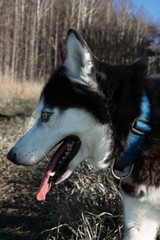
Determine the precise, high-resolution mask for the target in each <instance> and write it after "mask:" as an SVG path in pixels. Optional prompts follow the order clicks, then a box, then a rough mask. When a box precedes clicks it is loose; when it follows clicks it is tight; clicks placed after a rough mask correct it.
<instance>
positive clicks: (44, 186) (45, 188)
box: [36, 170, 51, 201]
mask: <svg viewBox="0 0 160 240" xmlns="http://www.w3.org/2000/svg"><path fill="white" fill-rule="evenodd" d="M50 173H51V170H49V171H46V173H45V175H44V177H43V179H42V181H41V185H40V187H39V190H38V192H37V196H36V198H37V200H38V201H44V200H45V198H46V194H47V193H48V192H49V189H50V187H51V183H49V177H50Z"/></svg>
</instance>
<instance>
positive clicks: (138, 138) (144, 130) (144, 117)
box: [114, 92, 152, 171]
mask: <svg viewBox="0 0 160 240" xmlns="http://www.w3.org/2000/svg"><path fill="white" fill-rule="evenodd" d="M140 109H141V114H140V116H139V117H138V118H137V119H136V120H135V121H134V123H133V125H132V130H131V133H130V135H129V137H128V142H127V145H126V148H125V150H124V152H123V153H122V154H121V156H120V158H118V159H116V160H115V163H114V170H119V171H123V170H124V168H126V167H128V166H131V165H133V163H134V161H135V159H136V157H137V154H138V152H139V149H140V147H141V146H142V144H143V142H144V140H145V138H146V135H147V134H148V133H149V132H151V130H152V128H151V125H150V121H151V105H150V102H149V99H148V96H147V95H146V93H145V92H144V93H143V97H142V102H141V106H140Z"/></svg>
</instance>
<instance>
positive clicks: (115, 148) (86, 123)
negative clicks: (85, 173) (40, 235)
mask: <svg viewBox="0 0 160 240" xmlns="http://www.w3.org/2000/svg"><path fill="white" fill-rule="evenodd" d="M65 44H66V45H65V46H63V47H64V48H65V50H66V54H65V56H64V54H63V56H62V53H63V52H62V51H61V56H62V59H63V62H62V64H61V66H60V67H59V68H58V69H57V70H56V71H55V72H54V73H53V74H52V76H51V78H50V79H49V81H48V83H47V84H46V85H45V87H44V89H43V91H42V94H41V98H40V103H39V106H38V107H37V116H38V117H37V121H36V123H35V125H34V126H33V128H32V129H31V130H30V131H29V132H27V133H26V134H25V135H24V136H23V137H22V138H21V139H20V140H19V141H18V142H17V143H16V144H15V146H14V147H13V148H12V149H11V151H10V152H9V153H8V158H9V159H10V160H11V161H13V162H14V163H16V164H21V165H33V164H36V163H38V162H39V161H41V160H42V159H43V158H44V157H45V156H46V155H47V154H48V153H49V152H50V151H51V150H52V149H53V148H55V146H57V145H58V149H57V150H56V152H55V154H54V155H53V157H52V159H51V161H50V163H49V165H48V167H47V169H46V173H45V175H44V178H43V180H42V183H41V186H40V189H39V192H38V194H37V199H38V200H44V199H45V195H46V193H47V192H48V190H49V188H50V183H51V182H54V183H60V182H62V181H64V180H65V179H66V178H67V177H69V176H70V174H71V173H72V172H73V171H74V169H75V168H76V167H77V166H78V164H79V163H80V162H81V161H83V160H84V159H88V160H89V161H90V162H91V164H92V165H93V166H95V167H96V168H105V167H108V166H109V165H110V163H111V160H113V159H114V158H115V157H117V156H118V155H119V154H120V152H121V151H123V149H124V147H125V143H126V139H127V136H128V133H129V130H130V126H131V123H132V122H133V120H134V119H135V118H136V117H137V116H138V114H139V104H140V96H141V79H142V77H143V70H142V71H141V69H142V68H141V64H140V63H134V64H132V65H115V66H114V65H109V64H106V63H104V62H100V61H99V60H98V59H97V58H96V57H94V55H93V54H92V53H91V51H90V49H89V47H88V46H87V44H86V43H85V41H84V40H83V38H82V37H81V36H80V35H79V34H78V33H77V32H76V31H75V30H73V29H70V30H69V31H68V34H67V38H66V43H65ZM64 48H63V49H64Z"/></svg>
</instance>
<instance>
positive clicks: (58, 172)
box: [37, 136, 81, 201]
mask: <svg viewBox="0 0 160 240" xmlns="http://www.w3.org/2000/svg"><path fill="white" fill-rule="evenodd" d="M58 144H60V146H59V147H58V149H57V151H56V152H55V153H54V155H53V157H52V159H51V161H50V163H49V165H48V167H47V169H46V172H45V174H44V177H43V179H42V181H41V184H40V187H39V190H38V193H37V200H38V201H43V200H45V197H46V194H47V193H48V191H49V189H50V187H51V183H52V182H53V183H55V184H58V183H60V182H62V181H64V180H65V179H66V178H67V177H69V175H70V174H71V173H72V170H69V169H68V165H69V163H70V162H71V161H72V159H73V158H74V157H75V155H76V154H77V153H78V151H79V149H80V146H81V141H80V139H79V138H78V137H77V136H68V137H66V138H64V139H63V140H62V141H61V142H60V143H58ZM58 144H57V145H58ZM57 145H56V146H57ZM56 146H55V147H56ZM55 147H54V148H55Z"/></svg>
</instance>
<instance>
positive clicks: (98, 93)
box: [42, 29, 145, 154]
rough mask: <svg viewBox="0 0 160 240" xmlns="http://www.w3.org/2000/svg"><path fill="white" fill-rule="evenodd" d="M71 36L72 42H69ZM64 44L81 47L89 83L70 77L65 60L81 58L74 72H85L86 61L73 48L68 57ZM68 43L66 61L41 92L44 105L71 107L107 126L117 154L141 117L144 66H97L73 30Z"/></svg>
mask: <svg viewBox="0 0 160 240" xmlns="http://www.w3.org/2000/svg"><path fill="white" fill-rule="evenodd" d="M71 33H72V39H70V38H71V37H70V34H71ZM67 41H73V43H74V44H75V45H76V44H77V46H76V47H77V48H78V47H79V48H81V47H82V49H85V52H86V51H87V54H89V56H90V59H91V60H90V61H91V62H92V69H91V72H90V73H87V74H88V75H87V76H89V78H88V79H89V81H88V80H87V81H85V79H84V82H83V81H81V79H80V77H79V76H77V77H76V74H77V73H76V74H75V77H73V76H70V74H69V72H71V71H72V66H69V65H67V64H68V63H67V64H65V63H66V61H67V60H66V59H67V56H68V55H69V54H70V56H69V57H70V58H72V57H73V58H74V57H75V56H77V54H80V56H79V59H80V60H81V63H80V64H81V66H79V65H78V64H79V63H76V58H75V59H71V60H72V61H73V63H74V64H77V65H76V70H77V68H78V66H79V67H80V68H85V66H84V62H85V61H84V56H83V54H84V53H83V52H82V49H78V50H77V48H76V47H75V46H74V47H73V48H75V50H73V51H76V52H75V53H74V52H72V53H68V51H72V49H70V48H71V47H70V45H69V44H70V43H68V44H67ZM67 41H66V45H65V49H66V51H67V56H65V57H64V56H63V59H65V61H64V62H63V63H62V65H61V66H60V67H59V68H58V69H57V70H56V71H55V72H54V73H53V74H52V75H51V77H50V79H49V81H48V83H47V84H46V86H45V87H44V89H43V92H42V96H43V97H44V100H45V103H46V104H47V105H48V106H51V107H59V108H60V109H61V110H65V109H67V108H70V107H71V108H82V109H84V110H86V111H88V112H90V113H91V114H92V115H93V116H94V117H95V118H96V119H97V121H99V122H101V123H102V124H105V123H109V124H110V125H111V126H112V128H113V131H114V138H115V141H114V142H115V151H114V153H115V154H119V153H120V152H121V151H123V149H124V147H125V144H126V139H127V136H128V134H129V131H130V128H131V124H132V123H133V121H134V119H135V118H136V117H138V115H139V114H140V102H141V96H142V87H143V79H144V76H145V66H144V64H143V63H142V62H141V61H137V62H134V63H133V64H130V65H125V64H124V65H122V64H121V65H110V64H107V63H104V62H100V61H99V60H98V59H97V58H96V57H94V55H93V54H92V53H91V51H90V50H89V48H88V46H87V44H86V43H85V42H84V40H83V39H82V37H81V36H80V35H79V34H78V33H77V32H76V31H75V30H73V29H72V30H69V32H68V35H67ZM64 42H65V41H64ZM87 56H88V55H87ZM71 60H70V59H69V61H71ZM69 61H68V62H69ZM78 61H79V60H78ZM82 65H83V66H82ZM67 68H70V69H69V70H68V69H67ZM86 68H87V66H86ZM80 71H81V69H80ZM71 75H72V74H71ZM73 75H74V74H73ZM82 75H83V74H82ZM85 76H86V75H85Z"/></svg>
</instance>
